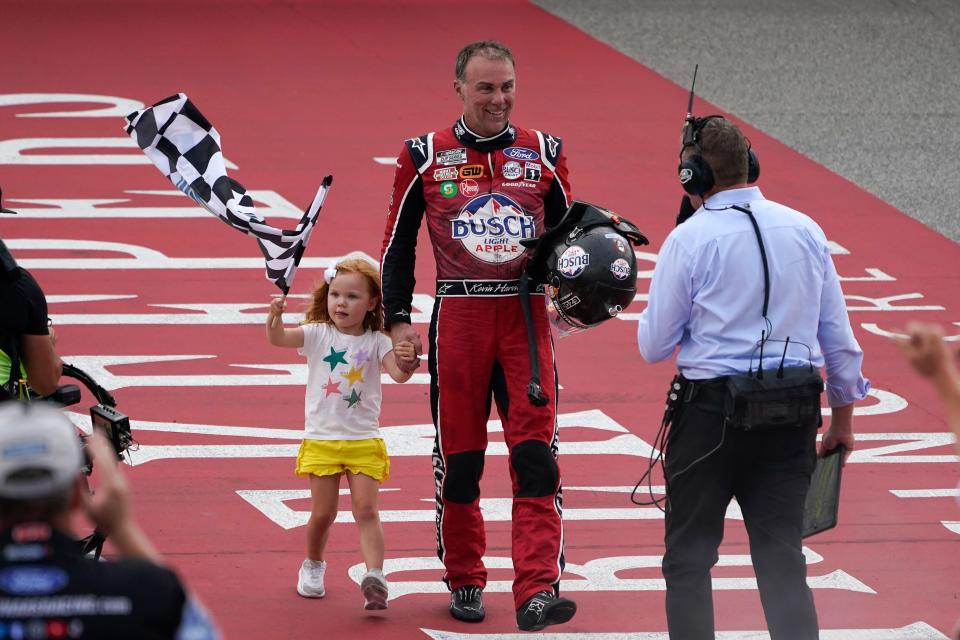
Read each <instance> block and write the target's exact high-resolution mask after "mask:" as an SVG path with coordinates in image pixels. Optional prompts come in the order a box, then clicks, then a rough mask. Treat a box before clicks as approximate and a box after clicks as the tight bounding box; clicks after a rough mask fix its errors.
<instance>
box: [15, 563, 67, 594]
mask: <svg viewBox="0 0 960 640" xmlns="http://www.w3.org/2000/svg"><path fill="white" fill-rule="evenodd" d="M69 581H70V578H69V577H68V576H67V572H66V571H64V570H63V569H60V568H59V567H45V566H37V565H27V566H14V567H8V568H6V569H4V570H3V571H0V589H3V590H4V591H6V592H7V593H9V594H12V595H21V596H29V595H41V594H47V593H55V592H57V591H59V590H60V589H63V588H64V587H65V586H67V583H68V582H69Z"/></svg>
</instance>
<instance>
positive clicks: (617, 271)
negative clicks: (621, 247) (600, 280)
mask: <svg viewBox="0 0 960 640" xmlns="http://www.w3.org/2000/svg"><path fill="white" fill-rule="evenodd" d="M610 273H612V274H613V277H614V278H616V279H617V280H626V279H627V278H629V277H630V263H629V262H627V261H626V260H624V259H623V258H617V259H616V260H614V261H613V262H611V263H610Z"/></svg>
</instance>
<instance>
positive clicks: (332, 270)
mask: <svg viewBox="0 0 960 640" xmlns="http://www.w3.org/2000/svg"><path fill="white" fill-rule="evenodd" d="M336 277H337V265H335V264H332V265H330V266H329V267H327V268H326V269H325V270H324V272H323V280H324V282H326V283H327V284H330V283H331V282H332V281H333V279H334V278H336Z"/></svg>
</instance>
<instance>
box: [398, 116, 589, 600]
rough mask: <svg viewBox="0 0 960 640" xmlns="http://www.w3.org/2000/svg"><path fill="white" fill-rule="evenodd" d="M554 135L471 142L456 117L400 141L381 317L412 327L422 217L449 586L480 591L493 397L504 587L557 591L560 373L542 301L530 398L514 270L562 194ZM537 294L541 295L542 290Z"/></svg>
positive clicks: (565, 193)
mask: <svg viewBox="0 0 960 640" xmlns="http://www.w3.org/2000/svg"><path fill="white" fill-rule="evenodd" d="M561 149H562V147H561V141H560V139H558V138H556V137H554V136H552V135H549V134H545V133H541V132H540V131H536V130H533V129H520V128H517V127H514V126H512V125H511V126H508V127H507V128H506V129H504V131H503V132H502V133H500V134H499V135H497V136H493V137H491V138H479V137H478V136H477V135H475V134H474V133H473V132H471V131H470V130H469V129H468V128H467V127H466V125H465V124H464V122H463V119H462V118H461V119H460V120H459V121H457V122H456V123H455V124H454V125H453V127H451V128H450V129H446V130H442V131H437V132H434V133H428V134H426V135H423V136H420V137H418V138H411V139H410V140H407V141H406V143H405V145H404V148H403V150H402V151H401V153H400V157H399V158H398V160H397V169H396V176H395V178H394V184H393V194H392V196H391V199H390V213H389V217H388V220H387V226H386V232H385V234H384V242H383V253H382V256H381V273H382V280H383V301H384V309H385V320H386V325H387V326H388V327H389V326H390V325H391V324H393V323H395V322H409V321H410V308H411V301H412V294H413V288H414V283H415V281H414V261H415V259H416V244H417V232H418V230H419V228H420V223H421V221H422V219H423V218H424V217H426V220H427V229H428V231H429V235H430V240H431V243H432V245H433V254H434V258H435V260H436V266H437V285H436V296H437V297H436V303H435V304H434V309H433V316H432V319H431V322H430V332H429V340H430V347H429V369H430V401H431V408H432V412H433V421H434V425H435V426H436V429H437V431H436V440H435V445H434V455H433V467H434V477H435V480H436V501H437V553H438V556H439V557H440V559H441V560H442V561H443V564H444V568H445V573H444V581H445V582H446V583H447V585H448V586H449V587H450V588H451V589H455V588H457V587H460V586H464V585H479V586H481V587H482V586H485V585H486V580H487V571H486V568H485V567H484V564H483V559H482V558H483V554H484V552H485V551H486V534H485V531H484V523H483V516H482V515H481V512H480V478H481V476H482V474H483V461H484V452H485V450H486V448H487V420H488V418H489V415H490V400H491V396H492V397H493V399H494V400H495V401H496V404H497V411H498V413H499V415H500V418H501V419H502V422H503V433H504V440H505V441H506V445H507V448H508V450H509V454H510V476H511V481H512V487H513V501H512V504H513V506H512V522H513V531H512V537H513V545H512V557H513V566H514V570H515V572H516V579H515V581H514V585H513V595H514V600H515V603H516V606H517V608H519V607H520V606H521V604H523V603H524V602H525V601H526V600H527V599H529V598H530V597H531V596H533V595H534V594H535V593H537V592H538V591H543V590H551V589H552V590H555V591H557V592H558V591H559V582H560V574H561V572H562V571H563V565H564V560H563V529H562V524H561V510H562V509H561V505H562V498H561V488H560V471H559V467H558V465H557V425H556V400H557V393H556V386H557V385H556V369H555V367H554V359H553V344H552V340H551V336H550V327H549V322H548V320H547V314H546V309H545V306H544V304H542V303H541V304H538V303H537V298H535V299H534V303H533V305H532V307H533V311H534V313H533V316H534V317H533V320H534V328H535V335H536V340H537V345H538V350H539V354H540V370H541V371H543V372H544V375H546V372H548V371H553V372H554V384H553V385H547V384H544V387H545V392H546V394H547V396H548V397H549V402H548V403H547V405H546V406H543V407H535V406H533V405H532V404H530V402H529V401H528V400H527V396H526V388H527V383H528V382H529V380H530V360H529V352H528V344H527V334H526V325H525V324H524V320H523V315H522V312H521V308H520V298H519V296H518V295H517V293H518V278H519V276H520V274H521V273H522V271H523V266H524V263H525V261H526V259H527V258H528V257H529V254H528V252H527V251H526V250H525V249H524V247H523V246H522V245H521V244H520V243H519V241H520V240H521V239H525V238H532V237H536V236H539V235H540V234H542V233H543V231H544V230H545V229H546V228H549V227H550V226H553V225H554V224H556V223H557V222H559V221H560V219H561V218H562V217H563V214H564V213H565V212H566V209H567V206H568V204H569V202H570V201H571V196H570V188H569V185H568V183H567V169H566V161H565V160H564V157H563V154H562V150H561ZM538 294H539V295H542V290H540V291H539V292H538Z"/></svg>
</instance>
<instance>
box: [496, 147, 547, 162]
mask: <svg viewBox="0 0 960 640" xmlns="http://www.w3.org/2000/svg"><path fill="white" fill-rule="evenodd" d="M503 155H505V156H507V157H508V158H513V159H514V160H539V159H540V154H539V153H537V152H536V151H534V150H533V149H527V148H526V147H507V148H506V149H504V150H503Z"/></svg>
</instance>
